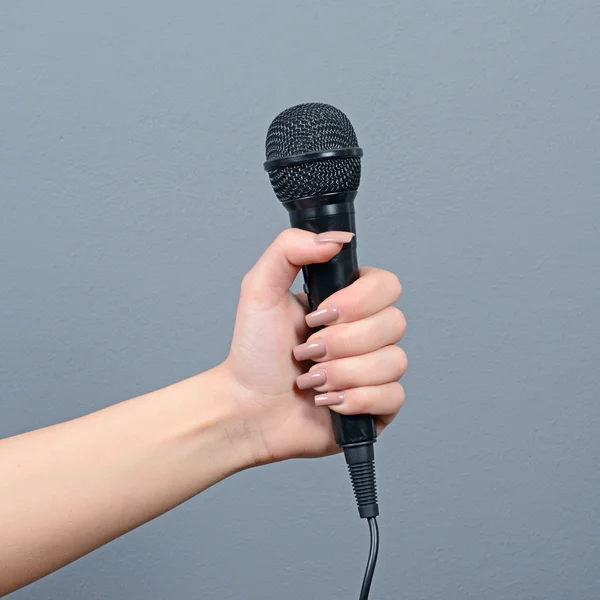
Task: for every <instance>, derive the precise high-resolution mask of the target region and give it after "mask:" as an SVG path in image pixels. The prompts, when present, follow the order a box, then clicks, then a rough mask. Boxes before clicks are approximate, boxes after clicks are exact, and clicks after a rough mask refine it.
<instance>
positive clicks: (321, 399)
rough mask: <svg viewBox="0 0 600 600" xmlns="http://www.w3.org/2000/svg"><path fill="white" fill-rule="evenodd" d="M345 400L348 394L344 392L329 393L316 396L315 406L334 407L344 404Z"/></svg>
mask: <svg viewBox="0 0 600 600" xmlns="http://www.w3.org/2000/svg"><path fill="white" fill-rule="evenodd" d="M345 399H346V394H344V392H327V393H326V394H318V395H317V396H315V404H316V405H317V406H333V405H334V404H342V403H343V402H344V400H345Z"/></svg>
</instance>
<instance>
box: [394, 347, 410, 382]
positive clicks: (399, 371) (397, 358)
mask: <svg viewBox="0 0 600 600" xmlns="http://www.w3.org/2000/svg"><path fill="white" fill-rule="evenodd" d="M390 348H391V350H392V360H393V361H394V367H395V374H396V375H397V379H400V377H402V375H404V373H405V372H406V369H407V368H408V357H407V356H406V352H404V350H403V349H402V348H400V347H399V346H390Z"/></svg>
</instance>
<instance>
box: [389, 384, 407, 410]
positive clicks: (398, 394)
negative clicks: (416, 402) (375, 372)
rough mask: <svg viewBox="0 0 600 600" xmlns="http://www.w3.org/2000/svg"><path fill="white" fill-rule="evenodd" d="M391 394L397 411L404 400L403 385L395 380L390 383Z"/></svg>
mask: <svg viewBox="0 0 600 600" xmlns="http://www.w3.org/2000/svg"><path fill="white" fill-rule="evenodd" d="M391 396H392V400H393V402H394V405H395V408H396V412H397V411H399V410H400V409H401V408H402V406H403V405H404V401H405V400H406V392H405V391H404V387H403V386H402V385H401V384H400V383H398V382H397V381H396V382H394V383H393V384H392V391H391Z"/></svg>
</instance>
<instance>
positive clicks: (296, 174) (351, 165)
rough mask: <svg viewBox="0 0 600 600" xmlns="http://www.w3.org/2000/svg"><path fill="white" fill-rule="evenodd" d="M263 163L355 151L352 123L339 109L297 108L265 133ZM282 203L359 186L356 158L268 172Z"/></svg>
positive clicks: (319, 105)
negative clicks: (346, 149)
mask: <svg viewBox="0 0 600 600" xmlns="http://www.w3.org/2000/svg"><path fill="white" fill-rule="evenodd" d="M265 148H266V157H267V160H272V159H276V158H285V157H288V156H293V155H295V154H306V153H309V152H320V151H325V150H338V149H340V148H358V140H357V138H356V133H355V131H354V128H353V127H352V123H350V120H349V119H348V117H346V115H345V114H344V113H343V112H342V111H341V110H339V109H337V108H335V107H334V106H330V105H329V104H322V103H317V102H312V103H307V104H298V105H296V106H292V107H291V108H288V109H286V110H284V111H283V112H282V113H280V114H279V115H277V116H276V117H275V119H273V122H272V123H271V125H270V127H269V130H268V132H267V140H266V144H265ZM269 178H270V180H271V185H272V186H273V190H274V191H275V195H276V196H277V197H278V198H279V200H281V201H282V202H286V201H288V200H293V199H296V198H303V197H305V196H316V195H319V194H329V193H333V192H349V191H354V190H357V189H358V186H359V184H360V158H354V157H352V158H332V159H323V160H318V161H315V162H308V163H301V164H298V165H293V166H288V167H281V168H278V169H273V170H272V171H270V172H269Z"/></svg>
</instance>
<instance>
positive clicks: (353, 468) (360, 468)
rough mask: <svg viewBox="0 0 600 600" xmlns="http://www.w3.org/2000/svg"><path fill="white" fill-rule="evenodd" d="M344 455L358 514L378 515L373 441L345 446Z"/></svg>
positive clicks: (361, 515) (362, 515)
mask: <svg viewBox="0 0 600 600" xmlns="http://www.w3.org/2000/svg"><path fill="white" fill-rule="evenodd" d="M344 455H345V457H346V463H347V465H348V471H349V472H350V480H351V482H352V488H353V490H354V497H355V498H356V504H357V506H358V514H359V515H360V517H361V518H362V519H368V518H370V517H376V516H378V515H379V505H378V504H377V484H376V481H375V451H374V448H373V443H372V442H369V443H366V444H360V445H356V446H347V447H345V448H344Z"/></svg>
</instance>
